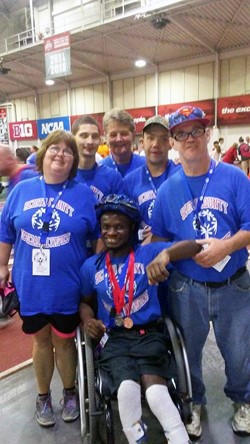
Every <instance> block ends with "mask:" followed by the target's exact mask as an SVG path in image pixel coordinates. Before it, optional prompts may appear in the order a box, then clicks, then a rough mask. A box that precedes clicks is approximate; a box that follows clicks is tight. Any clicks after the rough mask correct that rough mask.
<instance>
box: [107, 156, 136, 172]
mask: <svg viewBox="0 0 250 444" xmlns="http://www.w3.org/2000/svg"><path fill="white" fill-rule="evenodd" d="M110 157H111V160H112V163H113V165H114V167H115V170H116V171H118V173H119V172H120V171H119V168H118V166H117V165H118V164H117V163H116V161H115V159H114V157H113V154H112V153H111V154H110ZM132 159H133V153H131V157H130V161H129V163H126V164H121V165H128V168H127V169H129V168H130V165H131V162H132Z"/></svg>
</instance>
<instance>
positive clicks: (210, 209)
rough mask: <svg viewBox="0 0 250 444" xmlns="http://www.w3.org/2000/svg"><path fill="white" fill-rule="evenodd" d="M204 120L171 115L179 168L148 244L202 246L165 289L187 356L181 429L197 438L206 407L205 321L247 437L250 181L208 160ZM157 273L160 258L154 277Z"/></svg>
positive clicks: (193, 112) (187, 110)
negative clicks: (188, 396) (188, 417)
mask: <svg viewBox="0 0 250 444" xmlns="http://www.w3.org/2000/svg"><path fill="white" fill-rule="evenodd" d="M208 123H209V121H208V119H207V118H206V117H205V115H204V113H203V111H202V110H201V109H200V108H194V107H192V106H185V107H182V108H180V109H178V110H177V111H176V112H174V113H172V114H170V116H169V128H170V132H171V137H170V145H171V146H172V147H173V148H175V149H176V150H177V151H178V153H179V156H180V159H181V164H182V169H181V170H179V171H177V173H176V174H174V175H173V176H172V177H170V178H169V179H168V180H167V181H166V182H164V184H163V185H162V186H161V187H160V189H159V192H158V194H157V197H156V201H155V207H154V212H153V217H152V233H153V235H154V237H153V240H156V241H158V240H168V241H171V242H175V241H180V240H182V239H197V242H198V243H200V244H201V245H202V246H203V250H202V251H201V252H200V253H198V254H197V255H196V256H195V258H194V259H185V260H180V261H178V262H176V263H175V264H174V271H172V273H171V278H170V280H169V285H168V298H169V299H170V305H171V312H172V316H173V319H174V320H175V321H176V322H177V324H178V325H179V326H180V328H181V330H182V332H183V335H184V339H185V345H186V349H187V356H188V359H189V367H190V372H191V380H192V391H193V420H192V422H191V424H188V425H187V430H188V433H189V435H190V436H191V437H194V438H196V439H197V438H199V437H200V436H201V433H202V427H201V421H200V415H201V408H202V406H203V405H205V404H206V397H205V385H204V382H203V377H202V367H201V362H202V352H203V347H204V344H205V342H206V339H207V336H208V333H209V329H210V322H212V324H213V328H214V334H215V337H216V343H217V345H218V347H219V349H220V352H221V354H222V356H223V359H224V361H225V372H226V384H225V387H224V391H225V394H226V396H227V397H229V398H230V399H231V400H232V401H233V403H234V408H235V412H234V416H233V420H232V428H233V431H234V432H235V433H238V434H245V435H250V385H249V381H250V365H249V350H250V322H249V313H250V276H249V272H248V270H247V267H246V262H247V259H248V252H247V248H246V247H247V245H249V244H250V205H249V195H250V182H249V180H248V178H247V177H246V176H245V174H244V173H243V172H242V171H241V170H240V169H239V168H234V167H233V166H231V165H227V164H226V163H224V162H219V163H218V164H216V163H215V161H214V160H213V159H211V158H210V156H209V152H208V143H209V139H210V131H209V129H208V128H207V125H208ZM149 267H150V265H149ZM149 269H150V268H149ZM161 269H164V261H162V263H161V268H159V267H158V268H157V270H156V271H155V273H156V276H157V273H159V276H161Z"/></svg>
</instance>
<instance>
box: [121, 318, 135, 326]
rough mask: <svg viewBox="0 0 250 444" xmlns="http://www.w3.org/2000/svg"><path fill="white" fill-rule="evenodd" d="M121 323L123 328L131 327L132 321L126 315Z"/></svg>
mask: <svg viewBox="0 0 250 444" xmlns="http://www.w3.org/2000/svg"><path fill="white" fill-rule="evenodd" d="M123 325H124V327H125V328H132V327H133V325H134V323H133V321H132V319H131V318H130V317H128V316H127V317H126V318H124V319H123Z"/></svg>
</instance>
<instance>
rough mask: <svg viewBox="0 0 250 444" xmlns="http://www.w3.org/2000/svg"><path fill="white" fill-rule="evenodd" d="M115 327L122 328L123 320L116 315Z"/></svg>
mask: <svg viewBox="0 0 250 444" xmlns="http://www.w3.org/2000/svg"><path fill="white" fill-rule="evenodd" d="M115 325H116V327H122V326H123V319H122V316H121V315H120V314H117V315H116V316H115Z"/></svg>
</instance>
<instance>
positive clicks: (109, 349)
mask: <svg viewBox="0 0 250 444" xmlns="http://www.w3.org/2000/svg"><path fill="white" fill-rule="evenodd" d="M96 208H97V217H98V219H99V220H100V224H101V237H102V240H103V242H104V245H105V248H106V250H105V251H104V252H103V253H100V254H98V255H95V256H92V257H90V258H89V259H87V260H86V262H85V263H84V264H83V266H82V268H81V280H82V293H83V296H84V298H83V301H82V302H81V305H80V316H81V320H82V323H83V328H84V330H85V332H86V333H87V334H88V335H89V336H90V337H91V338H93V339H95V340H100V343H99V349H100V348H101V351H100V354H99V357H98V365H99V366H100V368H103V369H104V370H105V371H106V372H107V373H108V376H109V381H110V390H111V393H113V392H115V391H117V399H118V409H119V414H120V419H121V423H122V427H123V432H124V434H125V436H126V438H127V440H128V442H129V443H130V444H134V443H141V444H142V443H145V442H146V440H147V437H146V435H147V432H146V430H147V427H146V426H145V424H144V423H143V421H142V418H141V417H142V406H141V389H142V390H143V391H144V392H145V397H146V400H147V402H148V404H149V407H150V409H151V411H152V412H153V414H154V415H155V416H156V418H157V419H158V420H159V422H160V424H161V426H162V428H163V431H164V434H165V436H166V438H167V440H168V442H169V444H187V443H188V442H189V438H188V435H187V432H186V429H185V427H184V424H183V423H182V421H181V418H180V415H179V412H178V410H177V408H176V407H175V405H174V403H173V402H172V399H171V397H170V395H169V392H168V388H167V385H166V379H167V378H171V377H172V376H173V372H174V370H175V369H174V362H172V359H171V358H170V357H169V354H168V350H167V343H166V339H165V337H164V334H163V332H162V331H161V328H160V327H159V324H158V323H157V321H158V320H159V318H160V317H161V311H160V305H159V302H158V297H157V286H156V285H152V284H154V276H153V275H152V277H151V279H150V283H149V282H148V278H147V274H146V266H147V264H148V263H149V262H151V261H152V260H153V259H154V258H155V257H156V256H157V255H158V254H159V253H160V254H161V255H164V257H165V262H166V264H167V263H168V262H169V261H170V260H177V259H180V258H181V257H191V256H194V255H195V254H196V253H198V252H199V251H200V249H201V247H200V246H199V245H198V244H196V243H195V242H194V241H183V242H181V243H178V244H176V245H173V246H170V244H167V243H163V242H162V243H161V242H157V243H152V244H148V245H145V246H142V245H136V238H137V231H138V226H139V223H140V212H139V210H138V208H137V207H136V204H134V202H133V201H131V200H129V199H127V198H126V197H125V196H116V195H111V196H108V197H106V198H105V199H104V200H103V201H101V202H100V203H98V204H97V205H96ZM166 246H170V248H168V249H166ZM156 261H157V260H156ZM157 263H158V262H156V269H157ZM156 273H157V270H156ZM165 275H166V276H167V275H168V272H167V270H165ZM94 298H96V299H97V306H98V311H97V319H95V313H94V308H93V307H94V304H93V299H94ZM100 346H101V347H100Z"/></svg>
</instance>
